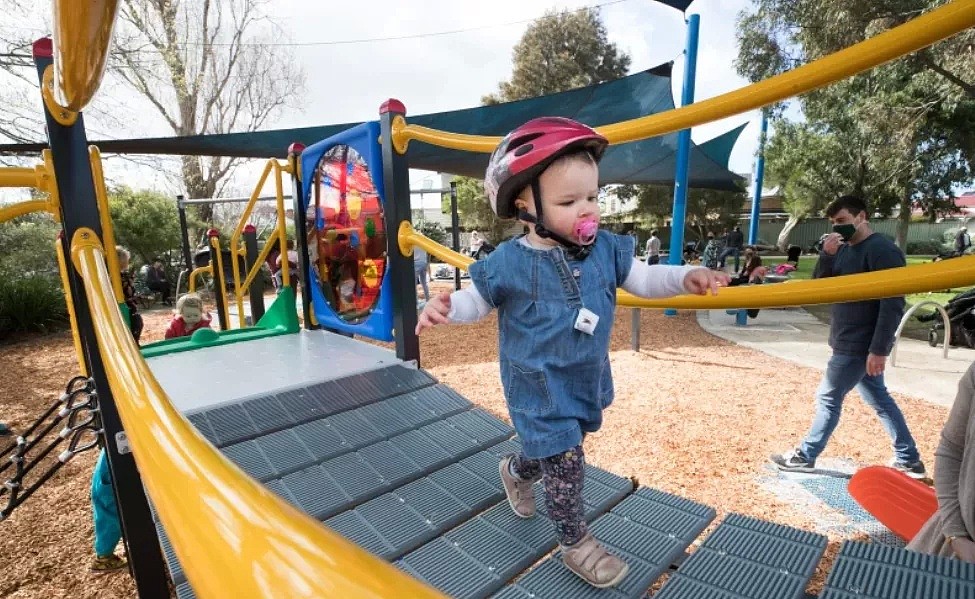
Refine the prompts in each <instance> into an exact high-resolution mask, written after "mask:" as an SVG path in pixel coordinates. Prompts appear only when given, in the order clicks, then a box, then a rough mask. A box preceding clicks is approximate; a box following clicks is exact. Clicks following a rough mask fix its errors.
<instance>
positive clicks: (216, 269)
mask: <svg viewBox="0 0 975 599" xmlns="http://www.w3.org/2000/svg"><path fill="white" fill-rule="evenodd" d="M214 237H216V238H219V237H220V231H218V230H216V229H207V242H208V243H209V245H210V273H211V274H212V275H213V276H212V277H211V282H212V283H213V299H214V301H216V302H217V321H218V322H219V323H220V330H221V331H226V330H227V329H229V328H230V327H229V326H228V324H227V323H228V322H229V321H230V319H229V317H228V314H227V311H226V310H224V309H223V277H224V274H223V270H222V269H221V268H220V261H218V260H217V248H215V247H213V238H214ZM235 258H236V256H231V259H235Z"/></svg>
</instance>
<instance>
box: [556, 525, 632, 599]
mask: <svg viewBox="0 0 975 599" xmlns="http://www.w3.org/2000/svg"><path fill="white" fill-rule="evenodd" d="M562 562H563V563H564V564H565V566H566V567H567V568H568V569H569V570H571V571H572V572H573V573H574V574H576V575H577V576H579V578H582V579H583V580H585V581H586V582H588V583H589V584H591V585H592V586H594V587H597V588H600V589H602V588H606V587H613V586H616V585H617V584H619V583H620V582H621V581H622V580H623V579H624V578H625V577H626V573H627V572H629V570H630V567H629V566H628V565H627V564H626V562H624V561H623V560H622V559H620V558H618V557H616V556H615V555H613V554H612V553H610V552H609V551H608V550H607V549H606V548H605V547H603V545H602V543H600V542H599V541H597V540H596V538H595V537H593V536H592V533H590V534H587V535H586V536H584V537H583V538H582V540H581V541H579V542H578V543H576V544H575V545H570V546H569V547H562Z"/></svg>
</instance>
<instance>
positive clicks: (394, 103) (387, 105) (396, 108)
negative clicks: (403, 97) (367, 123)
mask: <svg viewBox="0 0 975 599" xmlns="http://www.w3.org/2000/svg"><path fill="white" fill-rule="evenodd" d="M387 112H398V113H400V114H402V115H403V116H406V106H404V105H403V103H402V102H400V101H399V100H397V99H396V98H390V99H388V100H386V101H385V102H383V103H382V105H381V106H380V107H379V114H386V113H387Z"/></svg>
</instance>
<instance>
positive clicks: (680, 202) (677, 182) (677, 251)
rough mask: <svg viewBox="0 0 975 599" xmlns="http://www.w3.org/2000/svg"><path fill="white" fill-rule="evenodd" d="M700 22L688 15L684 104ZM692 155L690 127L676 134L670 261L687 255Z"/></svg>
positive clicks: (689, 98) (690, 92)
mask: <svg viewBox="0 0 975 599" xmlns="http://www.w3.org/2000/svg"><path fill="white" fill-rule="evenodd" d="M700 26H701V17H700V15H690V16H689V17H688V18H687V49H686V50H685V51H684V55H685V57H686V61H685V63H684V89H683V92H682V93H681V106H687V105H688V104H693V103H694V81H695V79H696V73H697V34H698V31H699V30H700ZM690 159H691V130H690V129H684V130H683V131H681V132H680V133H678V134H677V171H676V173H674V212H673V220H672V223H671V231H672V233H671V236H670V260H669V262H670V264H673V265H680V263H681V260H682V259H683V257H684V215H685V213H686V211H687V172H688V170H689V166H690ZM664 314H666V315H667V316H675V315H676V314H677V310H673V309H667V310H666V311H664Z"/></svg>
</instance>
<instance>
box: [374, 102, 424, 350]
mask: <svg viewBox="0 0 975 599" xmlns="http://www.w3.org/2000/svg"><path fill="white" fill-rule="evenodd" d="M379 115H380V117H379V122H380V135H381V136H382V140H383V187H384V188H385V191H386V205H385V206H384V213H385V217H386V243H387V244H388V247H387V260H388V261H389V262H388V263H387V267H386V276H387V277H391V279H390V283H391V285H390V287H391V289H392V292H393V329H394V330H395V337H396V357H398V358H399V359H401V360H416V363H417V365H418V366H419V364H420V340H419V338H417V336H416V333H415V329H416V277H415V275H414V272H413V257H412V256H404V255H403V254H402V252H400V250H399V244H398V243H397V239H398V238H399V226H400V223H403V222H407V223H409V222H411V217H410V172H409V165H408V164H407V162H406V154H400V153H399V152H397V151H396V148H394V147H393V119H395V118H396V117H406V107H405V106H403V103H402V102H400V101H399V100H394V99H393V98H390V99H389V100H386V101H385V102H383V104H382V106H381V107H380V108H379Z"/></svg>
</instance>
